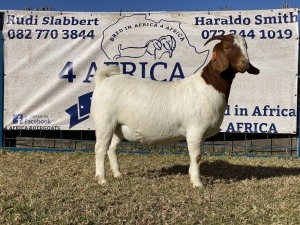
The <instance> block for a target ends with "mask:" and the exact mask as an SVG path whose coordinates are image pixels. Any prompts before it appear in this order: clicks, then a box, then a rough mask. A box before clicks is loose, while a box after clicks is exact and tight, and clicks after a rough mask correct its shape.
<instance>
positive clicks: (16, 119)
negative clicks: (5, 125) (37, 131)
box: [13, 114, 23, 124]
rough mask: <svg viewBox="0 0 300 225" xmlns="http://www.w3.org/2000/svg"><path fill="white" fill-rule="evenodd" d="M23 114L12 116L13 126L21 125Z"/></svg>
mask: <svg viewBox="0 0 300 225" xmlns="http://www.w3.org/2000/svg"><path fill="white" fill-rule="evenodd" d="M22 123H23V114H13V124H22Z"/></svg>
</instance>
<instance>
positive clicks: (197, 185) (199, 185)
mask: <svg viewBox="0 0 300 225" xmlns="http://www.w3.org/2000/svg"><path fill="white" fill-rule="evenodd" d="M191 183H192V184H193V187H194V188H199V189H202V188H204V186H203V184H202V182H201V181H200V180H198V179H197V180H191Z"/></svg>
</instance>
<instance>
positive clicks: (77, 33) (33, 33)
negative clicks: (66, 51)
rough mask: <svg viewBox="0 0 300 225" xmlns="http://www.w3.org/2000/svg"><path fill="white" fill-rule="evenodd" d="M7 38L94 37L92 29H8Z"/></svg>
mask: <svg viewBox="0 0 300 225" xmlns="http://www.w3.org/2000/svg"><path fill="white" fill-rule="evenodd" d="M7 36H8V38H9V39H34V38H35V39H58V38H61V39H86V38H90V39H94V38H95V31H94V30H62V31H58V30H48V29H36V30H31V29H16V30H15V29H10V30H8V32H7Z"/></svg>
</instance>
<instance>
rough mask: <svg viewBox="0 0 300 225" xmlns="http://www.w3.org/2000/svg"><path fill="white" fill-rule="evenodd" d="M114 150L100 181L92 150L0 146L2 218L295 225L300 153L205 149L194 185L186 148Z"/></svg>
mask: <svg viewBox="0 0 300 225" xmlns="http://www.w3.org/2000/svg"><path fill="white" fill-rule="evenodd" d="M119 157H120V164H121V169H122V171H123V173H125V176H124V178H122V179H114V178H113V176H112V173H111V171H110V170H109V165H108V163H107V165H106V169H107V170H106V171H107V181H108V184H106V185H105V186H99V185H98V184H97V183H96V181H95V180H94V170H95V166H94V154H92V153H42V152H35V153H34V152H9V151H2V152H0V224H300V204H299V202H300V185H299V184H300V160H299V159H280V158H247V157H230V156H223V157H211V156H204V157H203V158H202V164H201V168H200V169H201V175H202V180H203V182H204V184H205V188H204V189H203V190H199V189H195V188H192V185H191V184H190V181H189V177H188V163H189V158H188V156H186V155H155V154H153V155H138V154H121V155H120V156H119Z"/></svg>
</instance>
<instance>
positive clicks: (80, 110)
mask: <svg viewBox="0 0 300 225" xmlns="http://www.w3.org/2000/svg"><path fill="white" fill-rule="evenodd" d="M92 95H93V92H89V93H87V94H84V95H81V96H79V97H78V104H75V105H73V106H71V107H70V108H68V109H67V110H66V112H67V113H68V114H69V115H70V128H72V127H74V126H75V125H77V124H79V123H81V122H83V121H84V120H87V119H88V118H89V114H90V111H91V98H92Z"/></svg>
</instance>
